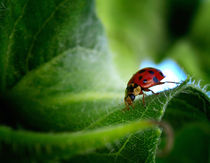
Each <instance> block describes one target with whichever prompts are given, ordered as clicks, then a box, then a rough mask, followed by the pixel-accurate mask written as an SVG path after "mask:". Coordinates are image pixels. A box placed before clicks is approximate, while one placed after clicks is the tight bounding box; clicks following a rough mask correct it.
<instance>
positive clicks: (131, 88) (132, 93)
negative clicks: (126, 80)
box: [124, 83, 141, 106]
mask: <svg viewBox="0 0 210 163" xmlns="http://www.w3.org/2000/svg"><path fill="white" fill-rule="evenodd" d="M140 92H141V87H140V86H139V85H137V84H134V83H131V84H130V85H128V86H127V88H126V90H125V98H124V101H125V105H126V106H129V105H132V103H133V101H134V100H135V97H136V96H137V95H139V94H140Z"/></svg>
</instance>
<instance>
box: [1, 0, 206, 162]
mask: <svg viewBox="0 0 210 163" xmlns="http://www.w3.org/2000/svg"><path fill="white" fill-rule="evenodd" d="M0 4H1V5H3V6H4V8H3V11H2V12H1V13H0V14H1V15H0V16H1V24H0V29H1V30H0V36H1V37H0V44H1V46H0V74H1V75H0V94H1V96H0V104H1V105H0V107H1V110H0V149H1V152H0V157H1V160H3V161H5V162H7V161H13V162H14V160H17V159H18V160H20V161H25V162H31V161H37V162H40V161H58V162H60V161H70V162H108V161H109V162H115V161H117V162H155V155H156V149H157V146H158V143H159V140H160V134H161V130H160V129H158V128H157V127H155V126H154V124H151V119H152V120H158V121H160V120H161V119H162V117H163V115H164V113H165V110H166V109H167V108H168V106H170V103H171V101H172V100H176V99H177V96H179V95H180V94H182V93H184V92H189V91H188V90H191V92H190V93H189V98H187V97H185V98H186V99H185V101H186V102H187V103H190V102H191V97H192V98H193V99H194V92H196V94H199V98H198V99H196V101H197V102H196V103H190V104H189V105H190V107H189V108H194V109H195V110H196V108H197V106H198V105H199V106H201V105H202V108H205V110H207V111H206V112H203V111H202V110H198V112H199V113H200V114H201V115H202V116H201V117H205V115H209V114H206V113H209V111H208V110H209V108H208V107H207V108H206V106H208V105H209V99H208V97H207V96H206V92H205V91H203V90H199V89H198V88H199V87H196V86H195V85H194V84H191V85H189V84H187V83H188V80H187V81H185V82H183V83H182V84H181V85H180V86H179V87H177V88H175V89H173V90H168V91H165V92H162V93H160V94H159V95H158V96H155V95H152V96H148V97H146V99H145V100H146V105H147V106H146V108H145V107H143V105H142V103H141V102H139V101H140V100H139V99H137V100H136V102H135V108H134V109H132V110H130V111H126V112H122V109H123V108H124V107H125V106H124V104H123V95H124V89H125V87H126V85H125V84H124V83H123V82H122V80H121V79H120V78H119V76H118V74H117V73H116V71H115V69H114V66H113V64H112V60H111V55H110V53H109V51H108V48H107V44H106V39H105V37H104V32H103V28H102V26H101V24H100V22H99V21H98V19H97V17H96V15H95V12H94V4H93V1H92V0H88V1H83V0H76V1H73V0H70V1H67V0H63V1H58V0H54V1H40V0H39V1H32V0H20V1H18V2H15V1H4V0H2V1H0ZM179 105H182V102H180V101H178V102H176V104H175V106H179ZM204 106H205V107H204ZM180 117H181V116H180ZM140 131H141V132H140Z"/></svg>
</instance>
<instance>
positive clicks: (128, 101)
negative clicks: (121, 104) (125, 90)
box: [124, 94, 136, 106]
mask: <svg viewBox="0 0 210 163" xmlns="http://www.w3.org/2000/svg"><path fill="white" fill-rule="evenodd" d="M135 97H136V96H135V95H134V94H128V95H127V96H125V98H124V101H125V105H126V106H129V105H131V104H132V103H133V101H134V100H135Z"/></svg>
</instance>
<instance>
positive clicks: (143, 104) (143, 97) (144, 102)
mask: <svg viewBox="0 0 210 163" xmlns="http://www.w3.org/2000/svg"><path fill="white" fill-rule="evenodd" d="M142 94H143V98H142V101H143V105H144V107H146V105H145V101H144V92H143V91H142Z"/></svg>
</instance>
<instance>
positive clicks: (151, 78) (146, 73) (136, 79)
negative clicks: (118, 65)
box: [124, 67, 177, 110]
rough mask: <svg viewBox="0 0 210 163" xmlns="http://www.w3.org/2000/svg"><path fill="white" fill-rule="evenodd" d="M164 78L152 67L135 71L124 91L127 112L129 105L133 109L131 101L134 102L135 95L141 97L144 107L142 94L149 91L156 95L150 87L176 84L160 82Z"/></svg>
mask: <svg viewBox="0 0 210 163" xmlns="http://www.w3.org/2000/svg"><path fill="white" fill-rule="evenodd" d="M164 78H165V76H164V75H163V73H162V72H161V71H160V70H158V69H156V68H152V67H146V68H143V69H141V70H139V71H137V72H136V73H135V74H134V75H133V76H132V77H131V79H130V80H129V82H128V84H127V88H126V90H125V98H124V101H125V105H126V108H127V109H128V110H129V106H130V105H131V106H132V107H133V101H134V100H135V97H136V96H137V95H141V94H142V95H143V105H144V106H145V102H144V96H145V95H144V92H143V91H145V92H149V91H151V92H152V93H153V94H158V93H155V92H153V91H152V90H151V89H149V88H150V87H153V86H155V85H161V84H164V83H175V84H177V82H170V81H167V82H161V80H162V79H164Z"/></svg>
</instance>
